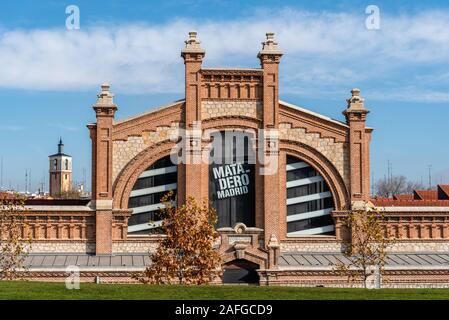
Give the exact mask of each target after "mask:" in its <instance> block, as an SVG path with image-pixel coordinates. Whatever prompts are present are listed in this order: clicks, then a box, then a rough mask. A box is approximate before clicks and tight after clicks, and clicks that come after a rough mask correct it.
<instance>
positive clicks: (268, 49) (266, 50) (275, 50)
mask: <svg viewBox="0 0 449 320" xmlns="http://www.w3.org/2000/svg"><path fill="white" fill-rule="evenodd" d="M266 36H267V39H266V40H265V41H264V42H262V50H261V51H260V52H259V54H258V55H257V57H258V58H260V57H261V56H262V55H277V56H282V54H283V53H282V51H281V49H280V48H279V47H278V43H277V42H276V40H275V39H274V32H267V33H266Z"/></svg>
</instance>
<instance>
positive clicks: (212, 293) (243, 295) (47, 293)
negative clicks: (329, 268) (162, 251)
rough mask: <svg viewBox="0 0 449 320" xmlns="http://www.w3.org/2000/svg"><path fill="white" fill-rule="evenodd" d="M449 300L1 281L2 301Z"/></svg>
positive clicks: (377, 293) (324, 291)
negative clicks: (70, 287) (75, 286)
mask: <svg viewBox="0 0 449 320" xmlns="http://www.w3.org/2000/svg"><path fill="white" fill-rule="evenodd" d="M122 299H130V300H246V299H248V300H275V299H279V300H410V299H413V300H416V299H419V300H437V299H438V300H447V299H449V289H381V290H365V289H343V288H295V287H257V286H150V285H119V284H91V283H81V288H80V290H68V289H66V287H65V284H64V283H43V282H25V281H12V282H11V281H0V300H122Z"/></svg>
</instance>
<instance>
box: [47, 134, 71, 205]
mask: <svg viewBox="0 0 449 320" xmlns="http://www.w3.org/2000/svg"><path fill="white" fill-rule="evenodd" d="M48 158H49V161H50V170H49V172H50V174H49V177H50V183H49V186H50V196H51V197H59V196H60V195H61V194H62V193H64V192H67V191H70V190H71V189H72V157H71V156H69V155H67V154H65V153H64V144H63V143H62V139H60V140H59V144H58V153H56V154H54V155H51V156H49V157H48Z"/></svg>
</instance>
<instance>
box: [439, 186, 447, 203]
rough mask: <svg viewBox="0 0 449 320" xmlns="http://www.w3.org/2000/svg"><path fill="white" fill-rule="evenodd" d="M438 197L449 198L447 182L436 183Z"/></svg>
mask: <svg viewBox="0 0 449 320" xmlns="http://www.w3.org/2000/svg"><path fill="white" fill-rule="evenodd" d="M438 199H440V200H449V185H447V184H440V185H438Z"/></svg>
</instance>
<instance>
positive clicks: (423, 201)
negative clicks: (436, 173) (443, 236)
mask: <svg viewBox="0 0 449 320" xmlns="http://www.w3.org/2000/svg"><path fill="white" fill-rule="evenodd" d="M371 202H372V203H373V204H374V205H375V206H378V207H449V185H441V184H440V185H438V186H437V189H436V190H414V191H413V194H396V195H394V196H393V198H375V199H372V200H371Z"/></svg>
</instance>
